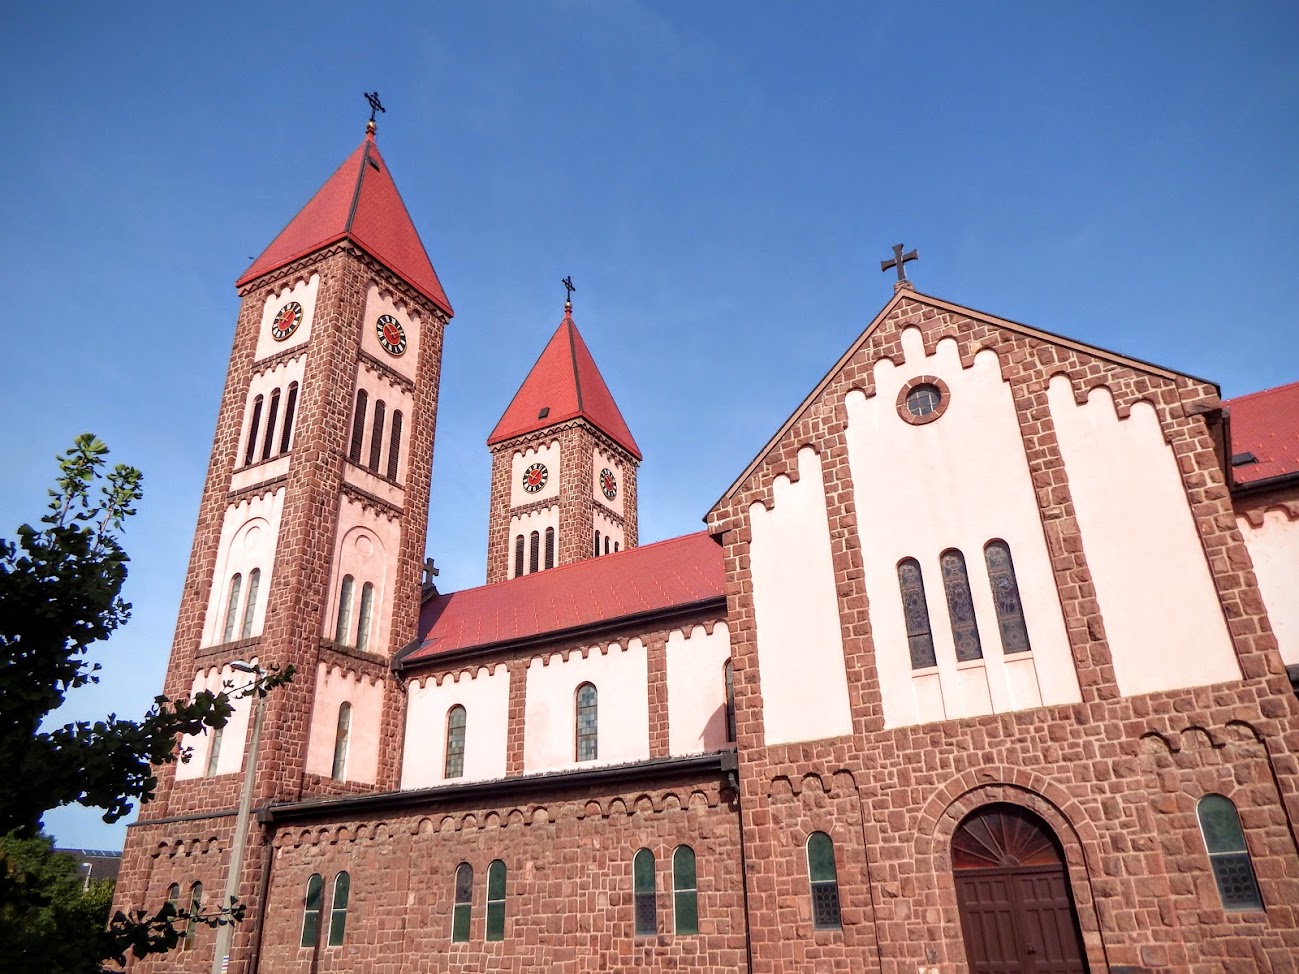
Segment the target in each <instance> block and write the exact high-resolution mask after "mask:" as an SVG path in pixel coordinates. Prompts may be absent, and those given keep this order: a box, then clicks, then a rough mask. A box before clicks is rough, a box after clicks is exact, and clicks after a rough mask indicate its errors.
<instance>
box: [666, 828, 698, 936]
mask: <svg viewBox="0 0 1299 974" xmlns="http://www.w3.org/2000/svg"><path fill="white" fill-rule="evenodd" d="M698 886H699V884H698V881H697V880H696V879H695V850H694V849H692V848H690V846H688V845H679V846H677V851H676V852H674V853H672V930H673V932H674V933H676V934H678V935H680V934H691V933H698V932H699V888H698Z"/></svg>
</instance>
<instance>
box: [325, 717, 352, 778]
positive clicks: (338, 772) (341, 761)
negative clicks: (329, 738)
mask: <svg viewBox="0 0 1299 974" xmlns="http://www.w3.org/2000/svg"><path fill="white" fill-rule="evenodd" d="M351 741H352V705H351V704H350V703H347V702H346V701H344V702H343V703H342V704H340V705H339V707H338V729H337V731H336V732H335V733H334V765H333V770H331V771H330V773H329V776H330V777H331V778H333V779H334V780H335V781H342V780H343V778H344V777H345V776H346V774H347V752H348V749H349V748H350V747H351Z"/></svg>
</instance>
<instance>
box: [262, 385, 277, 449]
mask: <svg viewBox="0 0 1299 974" xmlns="http://www.w3.org/2000/svg"><path fill="white" fill-rule="evenodd" d="M279 412H280V390H279V389H276V390H275V391H274V392H272V393H271V406H270V408H269V409H267V410H266V435H265V436H264V437H262V459H263V460H269V459H270V458H271V449H272V448H273V447H274V446H275V419H276V417H277V416H278V415H279Z"/></svg>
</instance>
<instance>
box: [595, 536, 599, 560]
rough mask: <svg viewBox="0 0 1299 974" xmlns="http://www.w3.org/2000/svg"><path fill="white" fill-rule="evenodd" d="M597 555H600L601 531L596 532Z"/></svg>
mask: <svg viewBox="0 0 1299 974" xmlns="http://www.w3.org/2000/svg"><path fill="white" fill-rule="evenodd" d="M595 553H596V554H597V555H598V554H599V553H600V532H599V531H597V532H595Z"/></svg>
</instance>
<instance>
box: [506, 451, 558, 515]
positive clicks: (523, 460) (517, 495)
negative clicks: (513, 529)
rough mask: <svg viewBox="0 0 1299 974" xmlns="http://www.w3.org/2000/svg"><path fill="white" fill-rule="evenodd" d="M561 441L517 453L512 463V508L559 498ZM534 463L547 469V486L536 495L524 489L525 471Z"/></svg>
mask: <svg viewBox="0 0 1299 974" xmlns="http://www.w3.org/2000/svg"><path fill="white" fill-rule="evenodd" d="M559 454H560V450H559V440H551V441H550V442H549V443H542V444H539V445H538V446H535V447H532V446H530V447H528V448H527V449H526V450H524V451H523V452H522V453H520V452H518V451H515V454H514V457H513V458H512V459H511V461H510V506H511V507H518V506H520V505H521V504H534V503H536V502H537V501H544V500H549V499H550V498H552V497H558V496H559V471H560V468H559V464H560V461H561V457H560V455H559ZM534 463H541V464H543V465H544V466H545V468H546V486H544V487H542V488H541V489H540V490H539V491H537V492H536V493H535V494H529V493H528V492H527V491H526V490H524V489H523V471H525V470H527V469H528V468H529V467H530V466H532V465H533V464H534Z"/></svg>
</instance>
